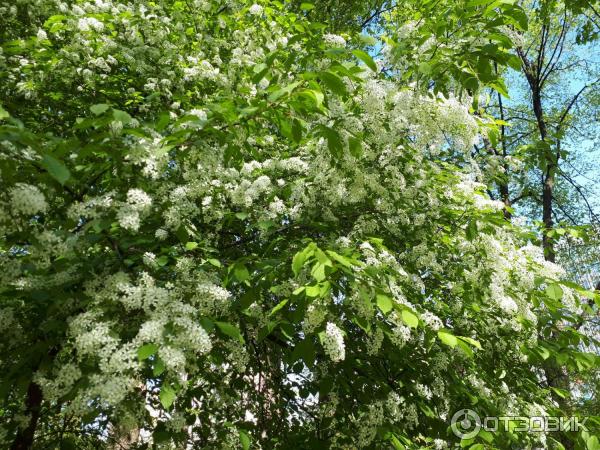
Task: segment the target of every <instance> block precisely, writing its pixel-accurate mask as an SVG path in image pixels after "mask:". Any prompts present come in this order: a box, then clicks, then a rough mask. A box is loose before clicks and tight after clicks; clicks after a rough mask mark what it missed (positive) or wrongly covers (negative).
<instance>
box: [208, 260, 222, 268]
mask: <svg viewBox="0 0 600 450" xmlns="http://www.w3.org/2000/svg"><path fill="white" fill-rule="evenodd" d="M207 261H208V263H209V264H211V265H213V266H215V267H221V261H219V260H218V259H215V258H208V259H207Z"/></svg>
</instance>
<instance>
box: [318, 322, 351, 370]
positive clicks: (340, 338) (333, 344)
mask: <svg viewBox="0 0 600 450" xmlns="http://www.w3.org/2000/svg"><path fill="white" fill-rule="evenodd" d="M323 348H324V350H325V353H327V355H328V356H329V358H330V359H331V360H332V361H333V362H339V361H343V360H344V358H345V357H346V347H345V345H344V335H343V334H342V330H340V329H339V328H338V326H337V325H336V324H334V323H332V322H328V323H327V325H326V327H325V334H324V337H323Z"/></svg>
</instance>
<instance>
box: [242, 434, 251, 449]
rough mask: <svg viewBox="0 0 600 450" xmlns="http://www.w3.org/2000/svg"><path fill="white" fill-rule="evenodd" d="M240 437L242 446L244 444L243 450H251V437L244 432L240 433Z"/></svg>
mask: <svg viewBox="0 0 600 450" xmlns="http://www.w3.org/2000/svg"><path fill="white" fill-rule="evenodd" d="M239 435H240V444H242V449H243V450H250V442H251V441H250V436H249V435H248V433H246V432H245V431H243V430H240V431H239Z"/></svg>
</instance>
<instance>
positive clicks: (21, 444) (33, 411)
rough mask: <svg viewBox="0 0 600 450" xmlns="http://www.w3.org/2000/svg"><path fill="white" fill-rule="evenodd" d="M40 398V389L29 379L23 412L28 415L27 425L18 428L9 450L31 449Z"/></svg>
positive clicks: (38, 415) (38, 414) (40, 404)
mask: <svg viewBox="0 0 600 450" xmlns="http://www.w3.org/2000/svg"><path fill="white" fill-rule="evenodd" d="M42 400H43V395H42V390H41V389H40V387H39V386H38V385H37V384H36V383H34V382H33V381H31V382H30V383H29V386H28V387H27V397H26V398H25V412H26V414H27V415H29V425H27V428H25V429H24V430H21V429H20V430H19V431H18V433H17V435H16V436H15V440H14V441H13V443H12V445H11V447H10V450H29V449H31V447H32V445H33V438H34V435H35V430H36V428H37V423H38V420H39V418H40V410H41V407H42Z"/></svg>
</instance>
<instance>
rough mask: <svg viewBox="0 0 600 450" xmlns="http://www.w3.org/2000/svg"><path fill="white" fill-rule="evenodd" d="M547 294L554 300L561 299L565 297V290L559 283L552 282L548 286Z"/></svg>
mask: <svg viewBox="0 0 600 450" xmlns="http://www.w3.org/2000/svg"><path fill="white" fill-rule="evenodd" d="M546 295H547V296H548V297H549V298H551V299H552V300H560V299H562V297H563V290H562V288H561V287H560V286H559V285H558V284H556V283H551V284H549V285H548V286H546Z"/></svg>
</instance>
